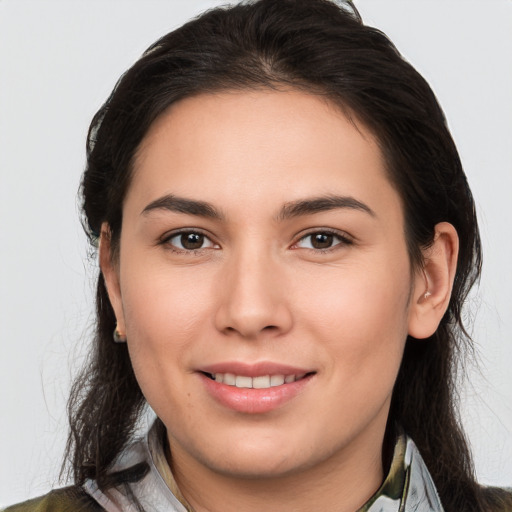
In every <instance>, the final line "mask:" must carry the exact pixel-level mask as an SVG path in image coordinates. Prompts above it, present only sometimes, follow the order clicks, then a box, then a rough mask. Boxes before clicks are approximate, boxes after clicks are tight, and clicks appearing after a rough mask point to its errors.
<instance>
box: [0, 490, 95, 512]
mask: <svg viewBox="0 0 512 512" xmlns="http://www.w3.org/2000/svg"><path fill="white" fill-rule="evenodd" d="M102 511H103V508H101V507H100V506H99V505H98V503H96V501H95V500H94V499H92V498H91V497H90V496H89V495H88V494H87V493H86V492H85V491H84V490H83V489H82V488H81V487H77V486H71V487H64V488H63V489H56V490H54V491H51V492H49V493H48V494H45V495H44V496H41V497H39V498H34V499H31V500H28V501H24V502H23V503H18V504H17V505H12V506H10V507H7V508H6V509H4V510H3V511H2V512H102Z"/></svg>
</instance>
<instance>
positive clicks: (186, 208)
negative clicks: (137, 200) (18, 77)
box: [142, 194, 224, 220]
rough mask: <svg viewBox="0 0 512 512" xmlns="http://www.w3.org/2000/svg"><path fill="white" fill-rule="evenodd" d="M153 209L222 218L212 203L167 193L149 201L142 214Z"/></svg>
mask: <svg viewBox="0 0 512 512" xmlns="http://www.w3.org/2000/svg"><path fill="white" fill-rule="evenodd" d="M154 210H167V211H170V212H177V213H185V214H188V215H197V216H198V217H207V218H210V219H217V220H222V219H223V218H224V216H223V215H222V213H221V212H220V211H219V210H217V209H216V208H215V207H214V206H213V205H211V204H210V203H207V202H205V201H196V200H194V199H186V198H184V197H179V196H175V195H172V194H168V195H165V196H162V197H159V198H158V199H155V200H154V201H152V202H151V203H149V204H148V205H147V206H146V207H145V208H144V210H142V215H146V214H148V213H150V212H152V211H154Z"/></svg>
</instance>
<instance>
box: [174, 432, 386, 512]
mask: <svg viewBox="0 0 512 512" xmlns="http://www.w3.org/2000/svg"><path fill="white" fill-rule="evenodd" d="M369 434H370V435H368V434H367V435H362V436H360V438H357V439H354V440H352V441H351V443H350V446H348V447H347V448H346V449H342V450H339V451H337V452H336V453H335V454H332V455H331V456H329V457H327V458H326V459H325V460H323V461H322V462H321V463H319V464H315V466H313V467H308V468H301V469H297V470H296V471H294V472H290V473H289V474H284V475H279V476H272V477H258V478H254V477H251V478H249V477H245V478H244V477H240V476H233V475H232V474H225V473H219V472H216V471H215V470H212V469H211V468H209V467H208V466H206V465H203V464H201V463H200V462H198V461H197V460H196V459H194V458H193V457H190V456H188V454H187V453H186V452H185V451H183V450H181V449H180V447H179V445H176V444H175V443H172V442H171V447H172V448H171V449H172V454H173V457H172V470H173V474H174V477H175V479H176V481H177V483H178V486H179V488H180V490H181V492H182V494H183V496H184V497H185V499H186V500H187V502H188V503H189V504H190V505H191V506H192V507H193V509H194V511H195V512H220V511H222V512H239V511H240V510H244V511H246V512H256V511H261V510H265V509H268V507H269V503H271V504H272V509H273V510H279V511H282V512H288V511H290V512H291V511H293V512H309V511H311V510H322V511H325V512H330V511H333V512H334V511H336V512H354V511H355V510H358V509H359V508H360V507H362V506H363V505H364V504H365V503H366V502H367V501H368V500H369V499H370V498H371V497H372V495H373V494H374V493H375V492H376V491H377V490H378V488H379V487H380V485H381V484H382V481H383V479H384V472H383V466H382V446H383V438H384V431H383V430H382V431H381V432H380V435H375V432H370V433H369Z"/></svg>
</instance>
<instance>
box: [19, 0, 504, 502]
mask: <svg viewBox="0 0 512 512" xmlns="http://www.w3.org/2000/svg"><path fill="white" fill-rule="evenodd" d="M83 198H84V201H83V208H84V225H86V227H87V230H88V233H89V234H90V237H91V240H92V241H93V242H99V255H100V264H101V274H100V276H99V280H98V291H97V307H98V324H97V335H96V339H95V347H94V353H93V355H92V358H91V363H90V366H89V367H88V368H87V369H86V370H85V371H84V373H83V376H82V378H81V379H79V380H78V381H77V383H76V385H75V388H74V392H73V396H72V399H71V402H70V416H71V428H72V432H71V436H70V441H69V452H70V454H71V458H72V466H73V473H74V477H75V482H76V485H75V486H74V487H71V488H68V489H65V490H61V491H56V492H54V493H52V494H50V495H48V496H47V497H45V498H43V499H40V500H37V501H35V502H32V503H29V504H25V505H21V506H19V507H20V509H23V508H26V509H29V510H35V509H37V510H39V509H41V510H53V508H55V509H59V507H61V508H62V507H63V508H64V509H73V510H78V509H83V510H101V509H106V510H125V509H126V510H129V509H140V510H196V511H198V512H199V511H202V510H256V509H262V508H268V509H276V510H312V509H323V510H337V511H344V510H346V511H354V510H365V511H376V510H385V511H392V510H393V511H394V510H396V511H398V510H419V511H421V510H425V511H427V510H435V511H439V510H446V511H451V510H453V511H455V510H457V511H460V510H509V509H510V507H511V506H512V505H511V500H512V499H511V497H510V494H508V493H506V492H505V491H501V490H497V489H482V488H480V487H479V486H478V485H477V483H476V482H475V480H474V478H473V476H472V469H471V459H470V455H469V451H468V447H467V445H466V442H465V440H464V436H463V433H462V431H461V430H460V427H459V425H458V421H457V416H456V413H455V409H454V399H453V397H454V392H455V390H454V382H453V370H454V364H455V356H456V352H457V349H458V347H459V345H460V344H461V343H468V340H467V339H466V338H465V336H464V335H465V331H464V327H463V325H462V320H461V306H462V303H463V300H464V298H465V297H466V295H467V293H468V291H469V289H470V288H471V285H472V284H473V283H474V281H475V279H477V277H478V275H479V271H480V263H481V256H480V243H479V235H478V230H477V223H476V217H475V213H474V205H473V200H472V197H471V193H470V191H469V189H468V186H467V182H466V179H465V176H464V174H463V171H462V168H461V165H460V160H459V158H458V155H457V151H456V149H455V147H454V144H453V141H452V139H451V137H450V135H449V133H448V131H447V128H446V125H445V122H444V117H443V114H442V112H441V110H440V108H439V106H438V104H437V102H436V100H435V98H434V96H433V94H432V92H431V90H430V88H429V87H428V85H427V84H426V83H425V82H424V80H423V79H422V78H421V77H420V76H419V75H418V74H417V73H416V72H415V71H414V69H413V68H412V67H411V66H410V65H409V64H407V63H406V62H405V61H403V59H402V58H401V57H400V55H399V54H398V53H397V52H396V50H395V49H394V47H393V46H392V44H391V43H390V42H389V40H387V38H386V37H385V36H384V35H383V34H382V33H380V32H378V31H376V30H375V29H372V28H369V27H365V26H364V25H362V24H361V21H360V19H359V17H358V14H357V12H355V10H354V9H353V8H352V7H351V6H350V4H346V5H343V6H341V7H338V6H336V5H335V4H334V3H331V2H327V1H321V0H308V1H305V0H303V1H300V0H296V1H291V0H290V1H288V0H283V1H280V2H274V1H270V0H262V1H259V2H255V3H252V4H248V5H240V6H237V7H233V8H231V9H226V10H225V9H219V10H215V11H212V12H210V13H207V14H205V15H203V16H202V17H200V18H199V19H197V20H194V21H192V22H190V23H189V24H187V25H185V26H184V27H182V28H181V29H179V30H177V31H175V32H173V33H171V34H169V35H167V36H165V37H164V38H162V39H161V40H160V41H158V42H157V43H155V45H154V46H153V47H151V48H150V49H149V50H148V51H147V52H146V54H145V55H144V56H143V57H142V58H141V59H140V60H139V62H137V63H136V64H135V65H134V66H133V67H132V68H131V69H130V70H129V71H128V72H127V73H126V74H125V75H124V76H123V77H122V78H121V80H120V82H119V83H118V85H117V87H116V89H115V90H114V92H113V93H112V95H111V97H110V98H109V100H108V101H107V103H106V104H105V105H104V107H102V109H101V110H100V111H99V112H98V114H97V115H96V116H95V118H94V120H93V122H92V125H91V129H90V131H89V139H88V166H87V170H86V172H85V174H84V179H83ZM113 333H114V334H113ZM146 401H147V402H146ZM146 403H148V404H149V405H150V406H151V407H152V409H153V410H154V411H155V412H156V414H157V416H158V419H157V421H156V422H155V424H154V425H153V427H152V428H151V430H150V432H149V434H148V436H147V437H144V438H143V439H142V440H141V441H138V442H137V441H136V442H132V441H133V435H132V434H133V432H134V430H135V429H136V427H137V426H138V422H139V420H140V418H141V416H142V414H143V412H144V409H145V406H146ZM412 440H414V441H412ZM420 454H421V455H420ZM36 507H39V508H36ZM66 507H67V508H66ZM13 510H16V507H14V508H13Z"/></svg>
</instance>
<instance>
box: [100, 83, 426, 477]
mask: <svg viewBox="0 0 512 512" xmlns="http://www.w3.org/2000/svg"><path fill="white" fill-rule="evenodd" d="M119 254H120V256H119V261H118V262H117V264H116V265H115V269H114V271H111V272H108V271H106V272H105V273H106V277H107V283H108V287H109V293H110V296H111V299H112V303H113V305H114V308H115V311H116V315H117V318H118V321H119V326H120V330H125V331H126V334H127V339H128V348H129V352H130V357H131V360H132V363H133V367H134V370H135V373H136V376H137V379H138V382H139V384H140V386H141V388H142V391H143V392H144V395H145V396H146V398H147V400H148V402H149V404H150V405H151V406H152V408H153V409H154V410H155V412H156V413H157V414H158V416H159V417H160V418H161V419H162V420H163V422H164V423H165V425H166V427H167V430H168V437H169V442H170V447H171V452H172V453H173V458H174V460H175V461H176V460H178V461H180V460H182V461H188V463H189V464H191V465H195V466H196V467H200V468H202V469H204V470H207V471H214V472H217V473H222V474H225V475H242V476H245V477H251V476H255V477H261V476H269V475H270V476H272V475H274V476H277V475H285V474H291V473H294V472H300V471H305V470H308V469H311V468H315V467H320V466H321V465H322V464H332V463H334V464H343V463H344V462H346V461H347V460H349V459H350V458H354V457H357V458H362V459H364V457H365V456H367V457H370V458H371V457H373V462H374V463H377V462H376V459H378V457H376V455H375V454H376V453H380V452H379V450H380V448H381V445H382V437H383V434H384V429H385V424H386V419H387V415H388V410H389V404H390V398H391V392H392V389H393V384H394V382H395V378H396V375H397V372H398V368H399V365H400V361H401V358H402V353H403V349H404V343H405V340H406V336H407V333H408V330H409V323H410V319H411V317H412V315H413V309H414V306H412V305H411V304H413V303H414V301H412V300H411V296H412V295H413V294H414V292H415V288H418V287H419V285H420V284H421V285H422V286H424V282H423V281H422V280H420V279H419V278H413V277H412V273H411V265H410V262H409V258H408V254H407V250H406V243H405V238H404V219H403V212H402V208H401V203H400V199H399V196H398V194H397V192H396V190H395V189H394V188H393V186H392V185H391V184H390V182H389V180H388V178H387V177H386V172H385V169H384V163H383V158H382V155H381V152H380V150H379V148H378V146H377V143H376V141H375V139H374V137H373V136H372V135H371V133H369V132H368V131H367V130H366V129H365V128H364V127H363V126H361V125H359V124H358V125H357V126H356V125H355V124H353V123H352V122H350V121H349V120H347V118H346V117H345V116H344V115H343V114H342V113H341V112H340V110H338V109H336V108H335V107H334V106H332V105H330V104H328V103H327V102H326V101H325V100H322V99H320V98H318V97H315V96H312V95H308V94H305V93H301V92H294V91H288V92H276V91H253V92H231V93H230V92H226V93H221V94H211V95H202V96H198V97H194V98H189V99H186V100H183V101H181V102H179V103H177V104H175V105H174V106H172V107H171V108H170V109H169V110H168V112H166V113H165V114H164V115H163V116H162V117H161V118H159V119H158V120H157V121H156V122H155V123H154V125H153V126H152V128H151V129H150V131H149V133H148V135H147V136H146V138H145V140H144V142H143V144H142V146H141V148H140V150H139V153H138V155H137V158H136V162H135V167H134V178H133V182H132V184H131V186H130V189H129V191H128V194H127V197H126V200H125V203H124V208H123V226H122V233H121V238H120V253H119ZM365 454H366V455H365Z"/></svg>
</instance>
